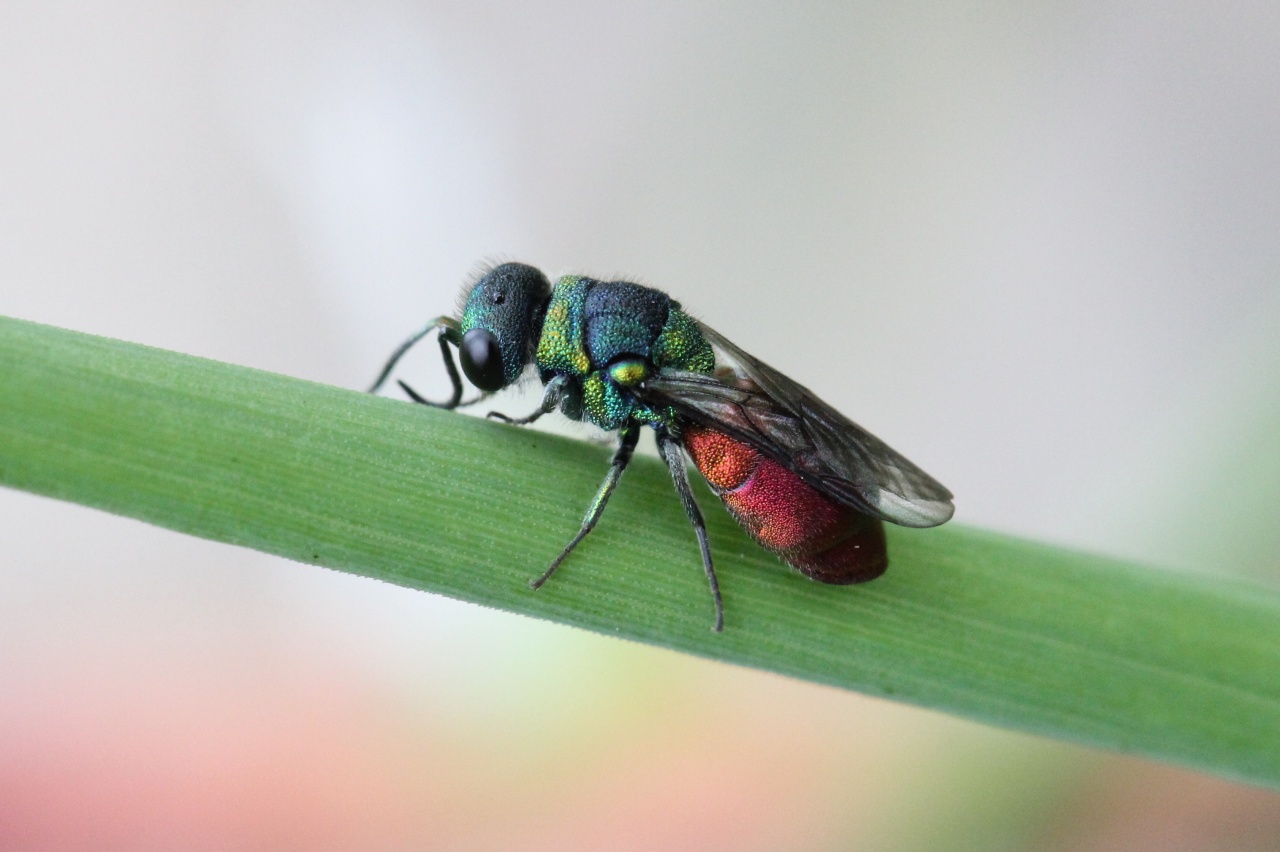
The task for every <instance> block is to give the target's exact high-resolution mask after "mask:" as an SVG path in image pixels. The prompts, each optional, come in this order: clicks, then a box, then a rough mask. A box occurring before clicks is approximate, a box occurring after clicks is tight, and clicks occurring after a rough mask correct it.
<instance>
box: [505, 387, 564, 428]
mask: <svg viewBox="0 0 1280 852" xmlns="http://www.w3.org/2000/svg"><path fill="white" fill-rule="evenodd" d="M571 381H573V380H572V379H571V378H569V377H568V376H566V375H559V376H556V377H555V378H554V379H552V380H551V381H549V382H547V386H546V388H545V389H543V391H542V403H541V404H540V405H539V406H538V408H537V410H536V411H534V412H533V413H532V414H530V415H529V416H528V417H508V416H507V415H505V414H503V413H502V412H500V411H490V412H489V414H488V416H489V417H491V418H493V419H494V420H501V421H502V422H503V423H510V424H511V425H512V426H528V425H529V424H530V423H532V422H534V421H535V420H537V419H538V418H539V417H541V416H542V415H544V414H550V413H551V412H553V411H555V410H556V409H557V408H559V407H560V403H561V402H563V401H564V398H565V395H566V394H567V393H568V392H569V383H570V382H571Z"/></svg>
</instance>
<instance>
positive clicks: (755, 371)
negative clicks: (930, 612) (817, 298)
mask: <svg viewBox="0 0 1280 852" xmlns="http://www.w3.org/2000/svg"><path fill="white" fill-rule="evenodd" d="M702 333H703V335H705V337H706V338H707V340H708V341H709V342H710V343H711V345H712V346H713V347H714V348H715V349H716V350H717V356H718V357H717V362H718V363H719V364H721V365H722V368H721V370H719V371H718V375H717V376H704V375H701V374H699V373H684V372H676V371H666V370H664V371H662V372H661V373H659V374H658V375H656V376H654V377H652V378H650V379H649V380H647V381H646V382H645V383H644V384H643V385H642V386H641V388H640V389H639V395H640V397H641V398H642V399H644V400H645V401H646V402H648V403H650V404H657V405H669V406H671V407H672V408H674V409H675V410H676V411H677V412H679V413H680V414H681V415H683V416H684V417H687V418H689V419H690V420H692V421H694V422H696V423H701V424H703V425H705V426H708V427H710V428H714V429H719V430H721V431H723V432H725V433H726V434H728V435H730V436H731V437H734V438H736V439H738V440H740V441H743V442H744V443H747V444H749V445H751V446H753V447H755V448H756V449H758V450H760V452H762V453H764V454H766V455H768V456H769V457H771V458H773V459H775V460H776V461H778V462H780V463H781V464H784V465H786V466H787V467H788V468H790V469H791V470H794V471H795V472H796V473H797V474H799V475H800V476H801V478H803V479H804V480H805V481H806V482H808V483H809V484H810V485H812V486H813V487H815V488H817V489H818V490H819V491H821V492H822V493H823V494H826V495H827V496H828V497H831V498H832V499H833V500H836V501H837V502H840V503H843V504H845V505H847V506H851V507H853V508H855V509H857V510H859V511H861V512H865V513H866V514H868V515H871V516H873V517H877V518H880V519H882V520H886V521H891V522H893V523H895V524H900V525H902V526H907V527H933V526H937V525H938V524H941V523H943V522H945V521H947V520H948V519H949V518H950V517H951V515H952V514H953V513H954V512H955V506H954V504H953V503H952V495H951V492H950V491H948V490H947V489H946V488H945V487H944V486H943V485H942V484H941V483H940V482H938V481H937V480H936V479H934V478H933V477H931V476H929V474H927V473H925V472H924V471H923V470H921V469H920V468H918V467H916V466H915V465H914V464H912V463H911V462H910V461H908V460H907V459H906V458H905V457H903V456H902V455H901V454H900V453H898V452H897V451H895V450H894V449H892V448H891V447H890V446H889V445H888V444H886V443H884V441H881V440H880V439H879V438H877V437H876V436H875V435H872V434H871V433H870V432H868V431H867V430H865V429H863V428H862V427H861V426H859V425H857V424H856V423H854V422H853V421H851V420H849V419H848V418H847V417H845V416H844V415H843V414H841V413H840V412H838V411H836V410H835V409H834V408H832V407H831V406H829V405H827V404H826V403H825V402H823V401H822V400H820V399H818V397H817V396H815V395H814V393H813V392H812V391H810V390H809V389H808V388H806V387H804V386H803V385H801V384H798V383H797V382H794V381H792V380H791V379H789V378H787V377H786V376H784V375H783V374H782V373H780V372H778V371H777V370H775V369H773V368H772V367H770V366H769V365H768V364H765V363H764V362H763V361H760V360H759V359H757V358H754V357H752V356H751V355H749V354H748V353H746V352H744V351H743V350H742V349H740V348H739V347H737V346H735V345H734V344H733V343H732V342H730V341H729V340H727V339H726V338H725V337H724V336H722V335H721V334H719V333H718V332H716V331H714V330H713V329H710V328H707V327H706V326H702ZM725 368H727V371H726V369H725ZM726 372H727V373H730V374H726Z"/></svg>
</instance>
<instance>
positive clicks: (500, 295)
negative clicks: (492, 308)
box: [493, 290, 507, 305]
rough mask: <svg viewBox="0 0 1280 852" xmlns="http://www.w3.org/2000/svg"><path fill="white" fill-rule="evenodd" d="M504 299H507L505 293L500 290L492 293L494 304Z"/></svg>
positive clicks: (498, 303)
mask: <svg viewBox="0 0 1280 852" xmlns="http://www.w3.org/2000/svg"><path fill="white" fill-rule="evenodd" d="M506 300H507V294H506V293H504V292H502V291H501V290H499V291H498V292H496V293H494V294H493V303H494V304H495V305H501V304H502V303H503V302H505V301H506Z"/></svg>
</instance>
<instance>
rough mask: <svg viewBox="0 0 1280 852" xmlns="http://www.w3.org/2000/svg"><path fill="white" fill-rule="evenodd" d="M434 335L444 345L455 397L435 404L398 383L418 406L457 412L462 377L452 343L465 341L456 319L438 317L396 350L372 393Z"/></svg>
mask: <svg viewBox="0 0 1280 852" xmlns="http://www.w3.org/2000/svg"><path fill="white" fill-rule="evenodd" d="M433 331H439V336H438V340H439V342H440V355H441V357H442V358H444V368H445V371H446V372H448V374H449V382H450V383H451V384H452V385H453V393H451V394H450V395H449V399H448V401H446V402H431V401H430V400H428V399H425V398H423V397H422V396H420V395H418V393H417V392H416V391H414V390H413V388H411V387H409V386H408V385H406V384H405V383H404V382H401V381H397V382H396V383H397V384H398V385H400V387H401V388H402V389H403V390H404V392H405V393H406V394H408V395H409V398H410V399H412V400H413V401H414V402H418V403H421V404H423V405H430V406H432V407H433V408H457V407H458V403H459V402H461V401H462V377H461V376H459V375H458V365H457V364H456V363H454V360H453V352H451V351H450V349H449V344H451V343H452V344H453V345H454V346H457V345H458V341H459V340H460V339H461V338H460V337H459V334H458V332H459V329H458V321H457V320H455V319H454V318H453V317H436V318H435V319H433V320H432V321H431V322H430V324H428V325H427V326H426V328H424V329H422V331H419V332H418V333H416V334H415V335H413V337H410V338H409V339H408V340H406V341H405V342H404V343H401V344H400V345H399V346H398V347H397V348H396V351H395V352H392V353H391V357H390V358H388V359H387V363H386V364H385V365H384V366H383V368H382V372H381V373H379V374H378V378H377V380H376V381H375V382H374V383H373V385H372V386H371V387H370V388H369V393H377V392H378V389H379V388H381V387H382V385H383V384H384V383H385V382H386V381H387V377H388V376H390V375H391V371H392V370H394V369H395V367H396V364H397V363H399V361H400V359H401V358H402V357H403V356H404V354H405V353H406V352H408V351H409V350H410V349H412V348H413V346H414V344H416V343H417V342H418V341H419V340H421V339H422V338H424V337H426V336H427V335H428V334H430V333H431V332H433Z"/></svg>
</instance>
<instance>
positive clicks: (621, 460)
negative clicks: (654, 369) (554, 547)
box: [529, 423, 640, 589]
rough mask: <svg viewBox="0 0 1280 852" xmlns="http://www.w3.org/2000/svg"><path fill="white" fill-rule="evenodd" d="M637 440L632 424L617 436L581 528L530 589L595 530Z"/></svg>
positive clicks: (636, 430) (547, 576)
mask: <svg viewBox="0 0 1280 852" xmlns="http://www.w3.org/2000/svg"><path fill="white" fill-rule="evenodd" d="M639 440H640V424H638V423H632V424H629V425H627V426H624V427H623V429H622V433H621V434H620V435H619V436H618V449H617V450H615V451H614V453H613V466H612V467H610V468H609V473H608V474H607V475H606V476H605V478H604V482H602V483H600V490H598V491H597V492H596V496H595V499H594V500H592V501H591V507H590V508H589V509H587V514H586V517H584V518H583V519H582V528H581V529H579V530H578V534H577V535H575V536H574V537H573V541H571V542H569V544H568V545H567V546H566V547H565V549H564V550H562V551H560V555H559V556H557V557H556V558H555V561H553V562H552V563H551V566H550V567H549V568H547V570H546V571H544V572H543V574H542V576H541V577H538V578H537V579H535V580H531V581H529V585H530V586H531V587H533V588H535V589H537V588H539V587H541V586H542V584H543V583H545V582H547V580H548V579H550V577H551V575H552V573H554V572H555V570H556V569H557V568H559V567H560V563H561V562H563V561H564V560H565V558H566V557H567V556H568V555H569V554H570V553H572V552H573V549H574V548H575V547H577V546H578V543H579V542H581V541H582V540H583V539H584V538H586V537H587V533H589V532H591V530H593V529H595V526H596V521H598V520H600V516H601V515H602V514H604V507H605V504H606V503H608V502H609V495H611V494H613V488H614V486H615V485H617V484H618V480H619V479H621V478H622V472H623V471H624V470H626V469H627V465H628V464H630V463H631V454H632V453H633V452H635V449H636V442H637V441H639Z"/></svg>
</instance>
